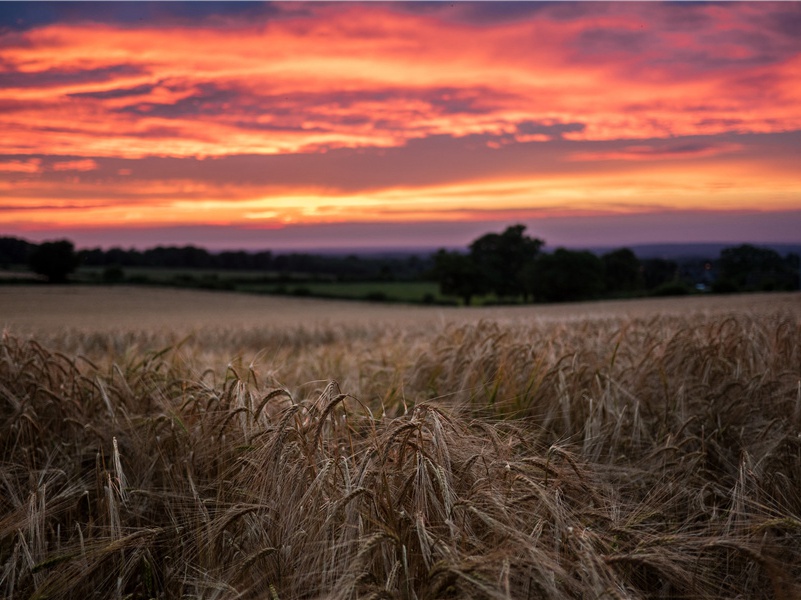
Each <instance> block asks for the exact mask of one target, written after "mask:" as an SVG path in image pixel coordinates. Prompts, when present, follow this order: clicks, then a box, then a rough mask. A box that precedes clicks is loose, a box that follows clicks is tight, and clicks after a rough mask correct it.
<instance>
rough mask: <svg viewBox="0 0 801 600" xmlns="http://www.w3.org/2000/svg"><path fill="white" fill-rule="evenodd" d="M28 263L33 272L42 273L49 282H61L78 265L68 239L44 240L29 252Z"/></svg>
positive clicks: (76, 256)
mask: <svg viewBox="0 0 801 600" xmlns="http://www.w3.org/2000/svg"><path fill="white" fill-rule="evenodd" d="M29 264H30V267H31V270H32V271H33V272H34V273H37V274H39V275H44V276H45V277H47V280H48V281H49V282H50V283H63V282H65V281H67V276H68V275H69V274H70V273H72V272H73V271H74V270H75V269H76V267H77V266H78V255H77V254H75V247H74V246H73V245H72V242H70V241H67V240H59V241H55V242H44V243H43V244H39V245H38V246H37V247H36V248H35V249H34V250H33V252H31V255H30V259H29Z"/></svg>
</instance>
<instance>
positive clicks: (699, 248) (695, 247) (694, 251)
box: [590, 242, 801, 260]
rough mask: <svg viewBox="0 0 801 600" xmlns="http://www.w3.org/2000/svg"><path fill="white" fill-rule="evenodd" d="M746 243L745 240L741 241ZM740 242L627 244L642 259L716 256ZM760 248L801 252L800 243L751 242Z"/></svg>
mask: <svg viewBox="0 0 801 600" xmlns="http://www.w3.org/2000/svg"><path fill="white" fill-rule="evenodd" d="M743 243H747V242H743ZM739 245H740V244H722V243H714V244H636V245H631V246H627V247H628V248H631V250H632V251H633V252H634V254H636V255H637V258H639V259H641V260H643V259H648V258H664V259H668V260H677V259H688V258H717V257H718V256H720V252H721V250H723V249H724V248H732V247H735V246H739ZM753 245H754V246H758V247H760V248H769V249H771V250H774V251H776V252H778V253H779V254H780V255H782V256H786V255H788V254H790V253H796V254H801V244H753ZM618 247H619V246H615V247H613V246H608V247H594V248H590V250H591V251H592V252H595V253H597V254H603V253H604V252H609V251H610V250H615V249H616V248H618Z"/></svg>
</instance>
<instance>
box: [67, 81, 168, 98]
mask: <svg viewBox="0 0 801 600" xmlns="http://www.w3.org/2000/svg"><path fill="white" fill-rule="evenodd" d="M155 88H156V84H150V83H147V84H143V85H137V86H135V87H130V88H118V89H114V90H104V91H102V92H79V93H76V94H68V96H70V97H72V98H93V99H95V100H107V99H111V98H128V97H129V96H142V95H144V94H149V93H150V92H152V91H153V90H154V89H155Z"/></svg>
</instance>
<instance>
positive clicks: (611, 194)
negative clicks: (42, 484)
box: [0, 2, 801, 248]
mask: <svg viewBox="0 0 801 600" xmlns="http://www.w3.org/2000/svg"><path fill="white" fill-rule="evenodd" d="M0 15H2V20H0V135H2V140H3V143H2V147H0V233H2V234H3V235H18V236H22V237H27V238H28V239H31V240H41V239H52V238H55V237H71V238H72V239H75V240H76V241H77V242H78V243H79V245H91V244H103V245H108V242H107V241H106V238H105V237H103V236H102V235H99V234H100V233H102V232H107V231H112V230H117V231H125V230H128V231H130V232H144V231H146V230H148V229H152V230H163V231H169V229H170V228H175V227H187V226H191V227H197V228H198V229H197V232H198V233H197V236H196V237H197V239H193V240H190V241H194V242H195V243H197V244H200V245H207V246H209V247H226V248H236V247H245V246H247V247H254V246H260V247H273V246H276V247H280V246H281V244H284V245H285V246H287V247H289V246H290V245H291V246H293V247H296V246H302V245H303V242H304V240H306V241H307V242H308V246H309V247H315V246H320V245H321V244H320V243H319V240H320V239H323V237H324V238H325V239H328V242H327V243H326V244H322V245H333V246H337V245H342V246H353V245H359V244H354V240H353V237H352V236H351V235H347V236H345V237H343V238H342V239H341V240H340V241H338V239H337V238H336V236H335V235H333V233H332V235H333V237H330V238H329V237H325V236H323V237H317V238H315V239H306V238H305V237H304V236H308V232H309V228H310V227H311V228H314V230H315V231H318V230H319V229H320V228H323V229H324V228H325V227H329V228H330V231H331V232H335V231H337V230H338V229H336V227H341V226H342V225H347V224H358V223H363V224H373V225H374V226H375V227H376V228H378V230H380V229H381V228H382V227H385V226H386V227H389V226H390V225H392V227H390V229H391V230H393V231H395V230H396V229H394V228H395V227H397V226H398V224H407V235H406V236H405V237H404V236H400V238H399V239H401V238H402V239H406V240H408V243H407V244H405V245H408V246H414V245H429V246H437V245H439V244H442V245H449V244H450V245H454V244H456V245H458V244H464V243H467V242H468V241H469V239H470V238H469V235H470V233H471V232H472V231H474V230H475V227H474V225H476V224H479V223H481V224H483V226H484V228H485V229H489V228H493V227H496V228H497V226H498V225H497V224H504V225H505V224H509V223H513V222H523V223H526V224H527V225H528V226H529V228H530V229H531V231H532V233H533V234H535V235H537V234H538V231H539V230H543V231H546V230H548V221H549V220H552V219H567V218H575V219H579V220H584V222H586V223H591V222H592V219H597V221H595V222H596V223H597V224H598V225H599V227H600V226H602V224H603V223H606V222H608V218H610V217H615V216H620V217H626V218H628V219H633V221H627V222H631V223H633V224H636V223H638V222H639V223H641V224H645V223H653V222H654V219H653V215H655V214H667V213H672V214H675V215H685V218H687V219H689V220H691V219H692V214H693V211H700V212H699V214H701V213H703V214H705V215H707V214H708V213H710V212H712V213H720V215H721V216H725V215H728V217H726V218H721V220H720V223H721V229H720V230H718V231H714V230H712V231H707V232H706V233H705V234H703V235H704V236H705V237H706V239H698V240H696V241H735V240H734V239H730V238H733V237H734V235H735V234H734V231H735V229H731V230H727V229H725V228H724V227H723V224H725V223H731V220H732V218H733V217H734V216H737V218H738V219H740V220H741V223H740V225H741V226H742V225H743V224H744V223H746V222H747V220H748V218H749V215H755V214H761V215H763V216H764V214H766V213H771V214H775V215H776V218H777V220H778V221H782V222H785V223H786V222H787V220H788V219H789V220H791V221H792V222H794V223H796V224H797V227H796V230H797V231H798V232H799V234H798V235H797V237H795V239H785V238H786V237H787V235H785V234H783V233H782V234H779V233H778V232H777V234H776V235H777V236H778V237H781V238H782V239H775V240H773V241H777V242H801V176H799V171H801V169H799V165H801V36H799V35H798V31H801V3H798V2H787V3H776V4H772V3H763V2H753V3H751V2H742V3H724V4H706V3H704V4H695V3H674V4H658V3H575V4H574V3H555V4H546V3H542V4H540V3H526V2H515V3H504V2H494V3H480V2H479V3H459V2H457V3H453V4H451V3H441V4H431V3H420V4H417V3H409V4H404V3H364V4H362V3H330V4H329V3H321V4H317V3H311V4H304V3H287V4H258V3H242V4H239V3H213V2H211V3H159V2H155V3H144V5H134V4H131V3H124V2H123V3H54V4H48V3H4V6H3V7H2V8H0ZM638 218H640V219H642V220H641V221H637V219H638ZM421 223H426V224H428V225H427V226H425V227H420V226H419V225H420V224H421ZM454 223H456V224H459V223H462V224H464V225H465V227H463V228H461V229H458V231H459V232H461V233H454V232H455V231H457V230H454V229H453V228H452V225H453V224H454ZM664 223H665V225H664V227H663V228H661V229H660V228H658V227H657V228H655V229H654V230H653V231H652V232H651V233H650V238H651V239H652V240H653V241H659V242H669V241H673V240H674V238H676V230H675V229H671V228H670V227H669V226H668V223H677V224H678V225H672V226H671V227H674V228H675V227H680V223H681V220H678V221H676V220H675V219H666V220H665V221H664ZM437 224H440V225H441V226H442V227H441V230H440V231H441V235H439V234H437V231H438V229H437ZM335 226H336V227H335ZM634 226H635V227H636V225H634ZM211 229H214V230H216V231H217V233H216V234H215V236H214V239H213V240H212V239H211V238H208V237H204V236H205V234H204V233H203V232H204V231H209V230H211ZM254 229H259V230H263V235H262V236H261V237H259V238H257V239H256V238H253V237H252V235H249V237H248V238H247V240H248V241H247V242H246V241H245V238H244V237H242V235H241V233H242V231H244V230H247V231H252V230H254ZM279 230H282V231H284V234H283V236H276V235H275V232H276V231H279ZM92 231H95V232H97V233H98V235H96V236H94V237H93V236H92ZM221 231H227V232H228V236H227V238H226V236H225V235H222V234H221ZM293 231H294V232H296V233H295V236H294V238H293V236H292V235H290V234H291V232H293ZM610 231H611V230H610ZM737 231H738V233H737V235H741V230H740V229H737ZM640 233H641V232H640ZM759 235H761V236H762V237H765V235H766V234H764V233H760V234H759ZM770 235H771V234H770V233H769V232H768V233H767V236H768V237H769V236H770ZM167 237H169V236H167ZM619 237H620V236H619V235H618V234H616V233H615V234H613V233H610V239H609V244H610V245H611V244H616V243H618V242H620V241H622V242H624V243H629V240H619V239H618V238H619ZM756 237H758V236H757V233H756V230H755V234H754V239H752V240H741V241H756V242H760V241H762V242H765V241H771V240H769V239H756ZM126 239H128V240H133V242H132V243H137V244H140V245H143V246H144V245H148V244H149V243H150V242H151V240H152V239H153V238H152V237H150V236H147V235H142V237H141V242H137V241H136V238H135V236H134V237H131V236H127V237H126ZM393 239H394V238H393ZM287 240H290V241H291V243H290V242H288V241H287ZM632 240H634V237H632ZM161 241H163V242H168V241H169V240H168V239H164V240H161ZM181 241H186V240H181ZM204 241H205V243H204ZM368 241H369V240H365V244H364V245H375V244H374V241H369V243H367V242H368ZM548 241H549V242H553V243H561V244H568V245H577V244H581V243H582V240H581V239H569V236H567V237H564V239H558V238H557V239H552V240H550V239H549V240H548ZM682 241H686V240H682ZM387 243H390V241H389V240H387ZM396 245H397V244H396Z"/></svg>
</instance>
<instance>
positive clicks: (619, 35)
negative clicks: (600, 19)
mask: <svg viewBox="0 0 801 600" xmlns="http://www.w3.org/2000/svg"><path fill="white" fill-rule="evenodd" d="M651 35H653V34H651V33H648V32H646V31H644V30H643V31H624V30H617V29H599V28H594V29H585V30H584V31H582V32H581V33H580V34H579V35H578V37H577V38H576V44H577V45H578V47H579V51H580V52H581V53H582V54H589V55H592V56H595V57H596V58H598V59H601V60H604V59H606V58H610V56H609V55H618V54H638V53H640V52H642V50H643V49H644V48H645V47H646V46H647V45H648V42H649V39H650V37H651Z"/></svg>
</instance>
